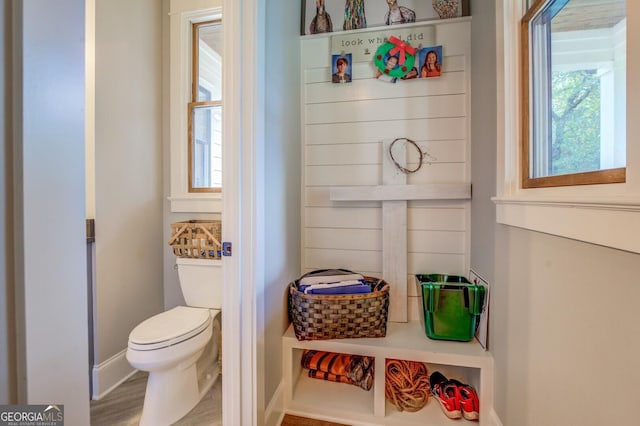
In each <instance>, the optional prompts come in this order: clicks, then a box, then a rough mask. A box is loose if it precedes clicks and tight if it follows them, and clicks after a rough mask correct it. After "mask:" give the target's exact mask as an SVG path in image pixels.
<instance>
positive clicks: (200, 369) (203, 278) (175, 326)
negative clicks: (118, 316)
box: [127, 258, 222, 426]
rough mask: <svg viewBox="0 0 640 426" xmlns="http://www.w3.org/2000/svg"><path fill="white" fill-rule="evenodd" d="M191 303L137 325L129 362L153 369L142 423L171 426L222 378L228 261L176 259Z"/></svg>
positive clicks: (185, 297) (145, 424) (143, 369)
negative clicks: (220, 356)
mask: <svg viewBox="0 0 640 426" xmlns="http://www.w3.org/2000/svg"><path fill="white" fill-rule="evenodd" d="M176 264H177V268H178V278H179V280H180V287H181V289H182V294H183V296H184V300H185V302H186V305H187V306H177V307H175V308H173V309H170V310H168V311H166V312H162V313H160V314H158V315H155V316H153V317H151V318H149V319H147V320H145V321H143V322H141V323H140V324H139V325H138V326H136V327H135V328H134V329H133V331H132V332H131V333H130V334H129V343H128V348H127V361H129V364H131V366H132V367H134V368H136V369H138V370H142V371H147V372H149V378H148V381H147V389H146V392H145V397H144V406H143V409H142V416H141V418H140V426H161V425H170V424H172V423H174V422H176V421H177V420H179V419H181V418H182V417H184V416H185V415H186V414H187V413H188V412H189V411H191V409H192V408H193V407H195V406H196V404H197V403H198V402H199V401H200V399H202V397H203V396H204V395H205V394H206V393H207V391H208V390H209V389H210V388H211V386H212V385H213V383H214V382H215V380H216V379H217V377H218V374H219V368H218V350H219V340H220V320H221V318H220V317H221V314H220V308H221V306H222V261H221V260H219V259H190V258H176Z"/></svg>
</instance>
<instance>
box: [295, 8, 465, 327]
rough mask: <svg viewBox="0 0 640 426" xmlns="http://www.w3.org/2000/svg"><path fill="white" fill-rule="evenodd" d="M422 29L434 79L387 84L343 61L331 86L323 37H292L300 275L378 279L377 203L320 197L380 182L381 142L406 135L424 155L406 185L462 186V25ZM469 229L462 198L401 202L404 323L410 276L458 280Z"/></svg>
mask: <svg viewBox="0 0 640 426" xmlns="http://www.w3.org/2000/svg"><path fill="white" fill-rule="evenodd" d="M422 25H425V24H424V23H422ZM430 25H434V26H435V38H436V40H435V43H434V44H435V45H442V46H443V56H444V73H443V75H442V76H441V77H439V78H431V79H414V80H407V81H398V83H397V84H391V83H388V82H383V81H379V80H377V79H375V78H374V77H373V75H374V72H373V70H374V68H373V64H372V63H371V62H360V63H358V62H356V63H354V64H353V66H352V68H353V71H352V74H353V82H352V83H350V84H333V83H331V54H330V49H331V35H315V36H303V37H301V49H302V75H303V79H302V86H303V87H302V122H303V126H302V143H303V158H302V160H303V163H304V165H303V171H304V172H303V179H302V250H303V255H302V270H303V271H310V270H314V269H320V268H334V267H340V268H348V269H351V270H354V271H357V272H360V273H364V274H367V275H371V276H376V277H380V276H381V274H382V272H381V271H382V255H383V254H382V204H381V202H345V201H331V200H330V198H329V192H330V189H331V188H332V187H338V186H357V185H380V184H382V166H381V165H382V158H383V157H382V156H383V155H388V154H387V153H386V152H383V150H382V141H383V140H393V139H395V138H398V137H407V138H410V139H412V140H414V141H416V143H417V144H418V145H419V146H420V147H421V148H422V150H423V151H426V152H428V153H429V156H428V157H427V158H426V160H425V161H428V162H429V163H425V164H424V165H423V166H422V168H421V169H420V170H419V171H418V172H416V173H413V174H410V175H408V176H407V183H408V184H421V183H451V182H454V183H469V181H470V176H471V173H470V162H469V158H470V147H469V143H470V139H469V123H470V119H469V110H470V107H469V105H470V99H469V96H470V94H469V87H470V84H469V81H470V78H469V64H470V62H471V61H470V56H469V55H470V21H469V20H468V19H455V20H449V21H447V20H443V21H435V22H434V23H433V24H430ZM407 153H408V155H407V158H408V162H409V166H408V167H409V168H414V167H415V166H416V165H417V161H418V153H417V152H416V150H415V149H412V148H411V147H410V146H407ZM469 224H470V201H410V202H409V204H408V209H407V226H408V236H407V245H408V247H407V250H408V265H407V272H408V276H407V285H408V297H409V301H408V302H409V303H408V317H409V319H410V320H415V319H418V315H419V314H420V312H421V307H420V304H419V303H420V299H419V297H418V294H417V292H416V285H415V278H414V275H415V274H417V273H435V272H438V273H449V274H459V275H465V276H466V275H467V274H468V271H469V234H470V232H469ZM391 284H392V285H397V284H396V283H391Z"/></svg>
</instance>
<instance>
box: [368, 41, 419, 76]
mask: <svg viewBox="0 0 640 426" xmlns="http://www.w3.org/2000/svg"><path fill="white" fill-rule="evenodd" d="M373 62H374V63H375V64H376V68H378V70H380V72H381V73H382V74H385V75H388V76H390V77H394V78H402V77H404V76H405V75H407V74H408V73H409V71H411V70H412V69H413V66H414V64H415V62H416V49H415V48H413V47H411V45H410V44H409V43H407V42H404V41H402V40H400V39H399V38H397V37H394V36H391V37H389V41H387V42H385V43H384V44H382V45H380V47H378V50H376V54H375V56H374V58H373Z"/></svg>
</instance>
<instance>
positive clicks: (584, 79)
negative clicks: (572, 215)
mask: <svg viewBox="0 0 640 426" xmlns="http://www.w3.org/2000/svg"><path fill="white" fill-rule="evenodd" d="M530 34H531V49H530V50H531V55H530V58H529V60H530V62H531V65H530V69H531V72H532V74H531V86H530V87H531V91H532V94H531V100H532V102H531V105H530V107H531V119H532V121H531V126H532V129H531V132H530V135H531V144H530V148H529V149H530V151H531V153H530V154H531V155H530V156H529V158H530V164H529V170H530V173H529V176H530V177H532V178H539V177H548V176H559V175H567V174H574V173H582V172H592V171H600V170H605V169H613V168H619V167H625V165H626V107H625V105H626V99H625V92H626V3H625V1H624V0H613V1H611V2H608V3H607V4H606V5H603V4H601V3H600V2H594V1H591V0H569V1H567V0H556V1H550V2H549V3H548V4H547V6H546V7H545V8H543V9H542V11H541V12H540V13H539V14H538V15H537V16H536V17H535V18H534V19H533V20H532V21H531V27H530Z"/></svg>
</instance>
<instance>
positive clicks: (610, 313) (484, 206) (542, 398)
mask: <svg viewBox="0 0 640 426" xmlns="http://www.w3.org/2000/svg"><path fill="white" fill-rule="evenodd" d="M471 12H472V15H473V18H472V40H473V41H472V61H473V62H472V74H473V76H472V90H473V95H472V97H473V101H472V164H473V165H475V166H474V168H473V173H472V176H473V204H472V251H471V266H472V268H473V269H474V270H476V272H478V273H479V274H480V275H483V276H484V277H485V278H487V279H488V280H489V281H490V282H491V284H492V296H491V314H490V320H489V322H490V327H489V337H490V338H489V347H490V350H491V352H492V354H493V356H494V361H495V383H494V387H495V399H494V407H495V411H496V413H497V414H498V416H499V418H500V420H501V421H502V424H504V425H505V426H507V425H509V426H510V425H518V426H538V425H549V426H554V425H558V426H560V425H578V424H579V425H584V426H600V425H618V424H626V423H628V422H629V418H630V417H629V416H633V414H631V412H632V411H633V409H632V408H631V407H635V406H637V401H638V398H637V394H636V391H635V383H637V382H638V380H640V373H639V372H638V370H637V369H636V368H634V365H635V360H636V358H637V353H638V349H639V348H638V343H637V338H636V337H637V336H638V335H639V334H640V326H638V322H637V318H636V316H637V314H636V312H637V306H636V305H637V301H638V300H640V286H638V285H636V284H635V282H634V279H636V277H638V275H639V274H640V256H639V255H636V254H631V253H627V252H622V251H618V250H614V249H609V248H604V247H599V246H595V245H592V244H587V243H581V242H577V241H573V240H569V239H565V238H559V237H555V236H549V235H545V234H541V233H537V232H531V231H526V230H522V229H518V228H512V227H507V226H502V225H496V224H495V209H494V207H493V205H492V203H491V201H490V197H491V196H492V195H494V193H495V178H496V171H495V170H496V143H495V139H496V112H495V110H496V109H495V105H496V96H495V89H496V82H495V78H494V71H493V70H494V69H495V56H496V47H495V43H496V40H495V30H494V28H495V2H478V1H474V2H472V10H471ZM498 42H502V40H499V41H498ZM628 113H629V114H628V116H629V117H634V116H636V115H637V114H634V112H633V111H628ZM602 226H606V224H602Z"/></svg>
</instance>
